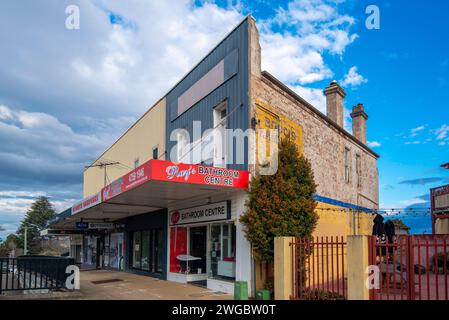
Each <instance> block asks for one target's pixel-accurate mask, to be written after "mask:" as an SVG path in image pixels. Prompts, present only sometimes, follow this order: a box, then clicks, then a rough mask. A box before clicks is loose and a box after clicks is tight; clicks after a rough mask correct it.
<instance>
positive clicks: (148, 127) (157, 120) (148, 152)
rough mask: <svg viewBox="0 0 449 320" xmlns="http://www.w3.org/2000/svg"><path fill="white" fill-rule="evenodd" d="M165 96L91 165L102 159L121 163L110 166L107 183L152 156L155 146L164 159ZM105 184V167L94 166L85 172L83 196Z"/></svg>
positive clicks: (98, 189)
mask: <svg viewBox="0 0 449 320" xmlns="http://www.w3.org/2000/svg"><path fill="white" fill-rule="evenodd" d="M165 108H166V106H165V98H164V99H162V100H159V101H158V102H157V103H156V104H155V105H154V106H153V107H152V108H151V109H149V110H148V111H147V112H146V113H145V114H144V115H143V116H142V117H141V118H140V119H139V120H137V121H136V123H134V124H133V125H132V126H131V128H129V129H128V131H126V132H125V133H124V134H123V135H122V136H121V137H120V138H119V139H118V140H117V141H116V142H115V143H114V144H113V145H112V146H111V147H109V149H107V150H106V151H105V152H104V153H103V154H102V155H101V156H100V157H99V158H98V159H97V160H95V161H94V162H93V163H92V165H96V164H98V163H100V162H102V161H110V162H120V165H113V166H108V167H107V169H106V172H107V178H108V179H107V183H110V182H112V181H114V180H115V179H117V178H119V177H121V176H122V175H124V174H126V173H127V172H129V171H130V170H132V169H134V162H135V160H138V163H139V165H141V164H143V163H145V162H146V161H148V160H150V159H152V158H153V149H154V148H155V147H157V148H158V154H159V159H165V151H166V150H165ZM103 187H104V169H102V168H99V167H91V168H88V169H86V170H85V171H84V183H83V195H84V197H88V196H90V195H92V194H94V193H96V192H99V191H100V190H101V188H103Z"/></svg>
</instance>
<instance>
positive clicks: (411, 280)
mask: <svg viewBox="0 0 449 320" xmlns="http://www.w3.org/2000/svg"><path fill="white" fill-rule="evenodd" d="M448 259H449V235H412V236H397V237H393V239H392V241H390V242H388V241H384V242H381V241H379V239H378V238H376V237H375V236H371V237H369V264H370V265H371V266H373V267H374V268H372V273H371V277H370V284H371V289H370V298H371V299H372V300H448V296H449V286H448V284H449V283H448V282H449V260H448Z"/></svg>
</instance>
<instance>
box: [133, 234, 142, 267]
mask: <svg viewBox="0 0 449 320" xmlns="http://www.w3.org/2000/svg"><path fill="white" fill-rule="evenodd" d="M141 236H142V234H141V233H140V232H134V234H133V268H137V269H140V266H141V264H140V262H141V259H140V258H141V247H140V245H141Z"/></svg>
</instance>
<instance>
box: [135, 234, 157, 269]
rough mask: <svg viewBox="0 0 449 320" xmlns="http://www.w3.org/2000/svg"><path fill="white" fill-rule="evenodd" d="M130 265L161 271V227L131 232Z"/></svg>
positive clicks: (136, 267)
mask: <svg viewBox="0 0 449 320" xmlns="http://www.w3.org/2000/svg"><path fill="white" fill-rule="evenodd" d="M132 239H133V260H132V267H133V268H135V269H140V270H144V271H149V272H155V273H162V267H163V263H162V253H163V248H162V246H163V236H162V230H161V229H150V230H144V231H135V232H133V236H132Z"/></svg>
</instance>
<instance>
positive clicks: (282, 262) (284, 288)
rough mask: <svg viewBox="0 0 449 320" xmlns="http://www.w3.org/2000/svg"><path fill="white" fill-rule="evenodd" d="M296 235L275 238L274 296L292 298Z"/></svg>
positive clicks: (281, 298) (285, 298) (277, 298)
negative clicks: (293, 248) (292, 244)
mask: <svg viewBox="0 0 449 320" xmlns="http://www.w3.org/2000/svg"><path fill="white" fill-rule="evenodd" d="M294 241H295V238H294V237H276V238H274V298H275V300H290V297H291V296H292V293H293V286H294V284H293V282H294V278H293V263H294V261H293V250H292V246H291V243H293V242H294Z"/></svg>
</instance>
